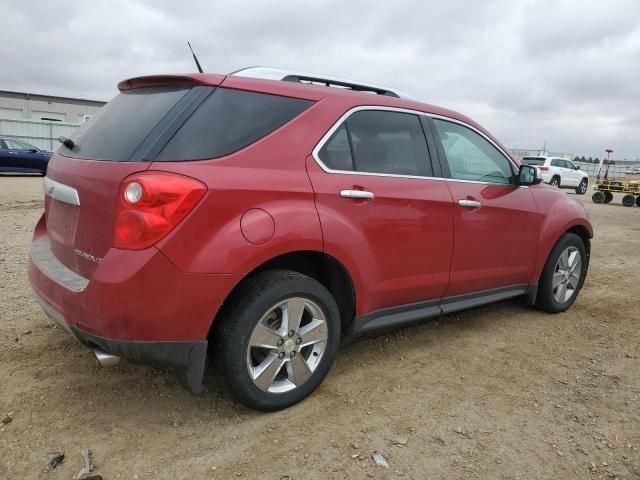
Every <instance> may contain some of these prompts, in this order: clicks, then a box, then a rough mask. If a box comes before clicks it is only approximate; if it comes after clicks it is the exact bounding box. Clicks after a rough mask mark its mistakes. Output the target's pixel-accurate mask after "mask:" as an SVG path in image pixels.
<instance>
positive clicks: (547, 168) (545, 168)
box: [538, 167, 549, 172]
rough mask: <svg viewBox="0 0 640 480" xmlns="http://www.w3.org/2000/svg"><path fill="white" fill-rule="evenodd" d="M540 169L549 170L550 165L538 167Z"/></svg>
mask: <svg viewBox="0 0 640 480" xmlns="http://www.w3.org/2000/svg"><path fill="white" fill-rule="evenodd" d="M538 170H542V171H545V172H546V171H547V170H549V167H538Z"/></svg>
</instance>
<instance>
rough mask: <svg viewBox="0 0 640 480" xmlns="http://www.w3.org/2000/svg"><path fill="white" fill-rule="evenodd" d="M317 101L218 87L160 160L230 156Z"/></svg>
mask: <svg viewBox="0 0 640 480" xmlns="http://www.w3.org/2000/svg"><path fill="white" fill-rule="evenodd" d="M312 104H313V102H311V101H309V100H301V99H297V98H288V97H280V96H277V95H268V94H264V93H255V92H246V91H240V90H230V89H225V88H218V89H216V90H215V91H214V92H213V93H212V94H211V95H210V96H209V97H208V98H207V99H206V100H205V101H204V103H203V104H202V105H200V107H198V109H197V110H196V111H195V112H194V113H193V114H192V115H191V116H190V117H189V119H188V120H187V121H186V122H185V123H184V125H183V126H182V127H181V128H180V130H178V132H177V133H176V134H175V135H174V136H173V138H172V139H171V140H170V141H169V143H167V145H166V146H165V147H164V149H163V150H162V151H161V152H160V154H159V155H158V156H157V158H156V160H157V161H171V160H198V159H205V158H216V157H221V156H224V155H229V154H230V153H233V152H235V151H237V150H240V149H241V148H244V147H246V146H248V145H250V144H252V143H254V142H256V141H257V140H259V139H260V138H262V137H264V136H265V135H268V134H269V133H271V132H273V131H274V130H276V129H277V128H279V127H281V126H282V125H284V124H285V123H287V122H288V121H290V120H292V119H293V118H294V117H296V116H297V115H299V114H300V113H302V112H303V111H304V110H306V109H307V108H309V107H310V106H311V105H312Z"/></svg>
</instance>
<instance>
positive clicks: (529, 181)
mask: <svg viewBox="0 0 640 480" xmlns="http://www.w3.org/2000/svg"><path fill="white" fill-rule="evenodd" d="M540 182H542V177H540V176H539V175H538V169H537V168H536V167H534V166H533V165H520V171H518V185H537V184H539V183H540Z"/></svg>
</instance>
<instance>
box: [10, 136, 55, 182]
mask: <svg viewBox="0 0 640 480" xmlns="http://www.w3.org/2000/svg"><path fill="white" fill-rule="evenodd" d="M49 158H51V152H48V151H46V150H40V149H39V148H37V147H34V146H33V145H30V144H28V143H27V142H24V141H22V140H18V139H17V138H12V137H0V172H16V173H41V174H42V175H45V174H46V173H47V163H48V162H49Z"/></svg>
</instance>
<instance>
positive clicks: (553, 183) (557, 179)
mask: <svg viewBox="0 0 640 480" xmlns="http://www.w3.org/2000/svg"><path fill="white" fill-rule="evenodd" d="M549 185H551V186H552V187H556V188H560V177H558V176H557V175H556V176H554V177H553V178H552V179H551V181H550V182H549Z"/></svg>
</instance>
